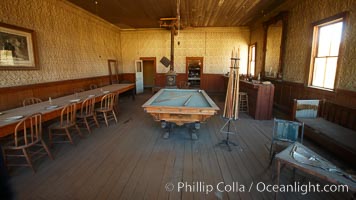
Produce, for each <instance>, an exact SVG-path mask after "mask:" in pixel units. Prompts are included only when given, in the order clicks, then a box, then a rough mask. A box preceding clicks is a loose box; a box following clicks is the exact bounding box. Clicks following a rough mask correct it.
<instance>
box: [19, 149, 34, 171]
mask: <svg viewBox="0 0 356 200" xmlns="http://www.w3.org/2000/svg"><path fill="white" fill-rule="evenodd" d="M22 152H23V154H24V155H25V158H26V160H27V163H28V165H29V166H30V167H31V169H32V171H33V173H36V170H35V168H33V165H32V161H31V158H30V155H29V154H28V152H27V150H26V149H22Z"/></svg>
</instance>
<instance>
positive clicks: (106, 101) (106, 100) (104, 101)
mask: <svg viewBox="0 0 356 200" xmlns="http://www.w3.org/2000/svg"><path fill="white" fill-rule="evenodd" d="M115 96H116V94H114V93H109V94H106V95H105V96H103V97H102V98H101V103H100V108H101V109H106V110H112V109H113V107H114V104H115Z"/></svg>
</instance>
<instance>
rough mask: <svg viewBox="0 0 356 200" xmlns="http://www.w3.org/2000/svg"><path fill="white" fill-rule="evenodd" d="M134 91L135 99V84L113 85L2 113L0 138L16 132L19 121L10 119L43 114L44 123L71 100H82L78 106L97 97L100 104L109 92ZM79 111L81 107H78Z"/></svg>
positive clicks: (55, 115) (58, 113) (0, 117)
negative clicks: (91, 97)
mask: <svg viewBox="0 0 356 200" xmlns="http://www.w3.org/2000/svg"><path fill="white" fill-rule="evenodd" d="M130 90H131V91H132V95H133V98H134V94H135V92H134V91H135V84H133V83H132V84H131V83H130V84H113V85H107V86H104V87H102V88H97V89H93V90H87V91H84V92H80V93H77V94H72V95H68V96H63V97H59V98H56V99H52V102H51V103H50V102H49V101H44V102H41V103H38V104H33V105H29V106H25V107H19V108H14V109H11V110H6V111H1V113H2V114H1V115H0V137H4V136H7V135H10V134H13V132H14V130H15V126H16V124H17V123H18V122H19V120H20V119H18V120H7V119H8V118H9V117H13V116H27V115H31V114H33V113H42V121H43V122H44V121H48V120H51V119H54V118H56V117H58V116H60V114H61V109H62V108H63V106H65V105H67V104H68V103H71V100H75V99H80V100H79V101H78V102H76V103H77V104H78V105H81V103H82V102H83V101H84V100H85V99H86V98H88V97H89V96H91V95H95V101H96V102H98V101H100V100H101V97H102V96H104V95H105V94H107V93H109V92H114V93H117V94H121V93H123V92H127V91H130ZM54 105H55V106H58V107H56V108H53V109H48V108H49V106H54ZM77 108H78V109H79V108H80V106H77Z"/></svg>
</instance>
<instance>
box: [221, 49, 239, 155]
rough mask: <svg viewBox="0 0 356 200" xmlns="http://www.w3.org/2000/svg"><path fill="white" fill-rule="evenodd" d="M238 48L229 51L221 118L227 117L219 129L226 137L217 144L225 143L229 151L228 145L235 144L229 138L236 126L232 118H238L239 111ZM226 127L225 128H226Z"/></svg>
mask: <svg viewBox="0 0 356 200" xmlns="http://www.w3.org/2000/svg"><path fill="white" fill-rule="evenodd" d="M239 56H240V49H238V50H237V52H235V49H234V50H233V51H232V53H231V67H230V74H229V81H228V85H227V90H226V98H225V105H224V113H223V116H222V117H223V118H224V119H227V121H226V123H225V124H224V126H223V127H222V128H221V129H220V132H221V133H225V134H226V139H224V140H222V141H221V142H220V143H218V145H224V146H225V145H226V146H227V148H228V150H229V151H231V147H230V145H234V146H237V144H236V143H234V142H231V141H230V139H229V135H230V134H235V133H236V127H235V126H234V123H232V122H233V121H234V120H237V119H238V114H239V113H238V111H239V103H238V100H239V98H238V97H239V61H240V58H239ZM231 125H232V126H233V127H234V130H235V132H232V131H231V130H230V128H231ZM226 129H227V130H226Z"/></svg>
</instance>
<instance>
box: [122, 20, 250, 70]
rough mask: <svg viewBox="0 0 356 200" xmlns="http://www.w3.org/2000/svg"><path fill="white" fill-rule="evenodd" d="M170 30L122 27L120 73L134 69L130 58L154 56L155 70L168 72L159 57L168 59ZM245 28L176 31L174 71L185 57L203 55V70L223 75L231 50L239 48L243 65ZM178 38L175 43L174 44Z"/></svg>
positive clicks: (245, 39) (245, 44)
mask: <svg viewBox="0 0 356 200" xmlns="http://www.w3.org/2000/svg"><path fill="white" fill-rule="evenodd" d="M170 37H171V36H170V31H168V30H158V29H153V30H148V29H146V30H122V32H121V49H122V58H123V59H122V66H121V69H120V70H122V71H123V72H124V73H133V72H134V61H135V60H137V59H139V57H156V59H157V72H158V73H165V72H167V71H168V69H167V68H165V67H164V66H163V65H162V64H161V63H160V62H159V60H160V59H161V58H162V57H163V56H166V57H167V58H170V39H171V38H170ZM249 37H250V31H249V29H248V28H245V27H239V28H194V29H192V28H191V29H187V30H180V31H179V34H178V36H175V49H174V55H175V58H174V59H175V71H176V72H177V73H185V68H186V63H185V62H186V57H204V69H203V70H204V73H209V74H210V73H211V74H223V73H226V72H227V71H229V67H230V57H231V51H232V50H233V48H234V47H235V48H236V49H237V48H238V47H239V48H240V57H241V62H240V67H241V68H246V67H247V56H248V43H249ZM178 41H179V43H180V44H179V45H178Z"/></svg>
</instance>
